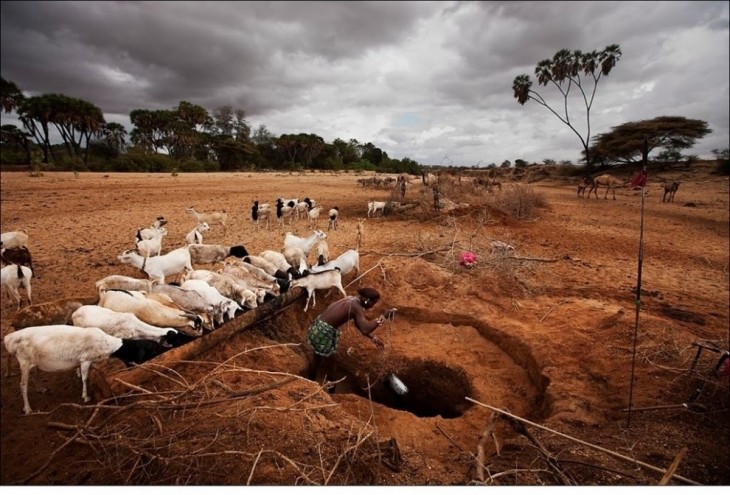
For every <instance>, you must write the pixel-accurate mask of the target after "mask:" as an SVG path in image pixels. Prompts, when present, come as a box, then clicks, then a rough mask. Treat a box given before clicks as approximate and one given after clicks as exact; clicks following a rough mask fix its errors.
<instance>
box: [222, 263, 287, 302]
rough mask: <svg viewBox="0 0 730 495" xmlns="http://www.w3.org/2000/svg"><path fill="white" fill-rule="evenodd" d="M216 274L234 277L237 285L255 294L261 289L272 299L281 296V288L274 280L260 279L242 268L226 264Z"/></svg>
mask: <svg viewBox="0 0 730 495" xmlns="http://www.w3.org/2000/svg"><path fill="white" fill-rule="evenodd" d="M218 273H220V274H221V275H227V276H229V277H234V280H235V281H236V282H237V283H238V284H239V285H241V286H242V287H245V288H247V289H249V290H252V291H254V292H256V290H257V289H263V290H264V291H266V292H267V293H269V294H271V295H272V296H274V297H279V296H280V295H281V287H280V286H279V284H278V283H276V281H275V280H274V281H270V280H265V279H261V278H259V277H257V276H256V275H254V274H252V273H251V272H249V271H248V269H246V268H244V267H242V266H238V265H231V264H227V265H224V266H223V268H220V269H218ZM259 302H263V301H259Z"/></svg>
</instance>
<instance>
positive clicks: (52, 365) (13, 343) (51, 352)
mask: <svg viewBox="0 0 730 495" xmlns="http://www.w3.org/2000/svg"><path fill="white" fill-rule="evenodd" d="M3 342H4V343H5V348H6V349H7V350H8V352H9V353H10V354H11V355H13V356H15V357H16V358H17V359H18V363H20V370H21V376H20V391H21V394H22V395H23V412H24V413H25V414H30V413H31V412H32V409H31V407H30V403H29V402H28V378H29V376H30V370H31V369H33V368H34V367H36V366H37V367H38V368H40V369H41V370H43V371H51V372H53V371H66V370H72V369H74V368H79V370H80V372H81V383H82V392H81V398H82V399H83V400H84V402H88V401H89V400H90V399H89V395H88V393H87V391H86V380H87V377H88V376H89V368H90V367H91V364H92V363H93V362H95V361H98V360H100V359H106V358H109V357H117V358H119V359H121V360H123V361H124V362H125V363H129V362H135V363H141V362H144V361H146V360H148V359H151V358H153V357H155V356H157V355H158V354H159V353H160V351H161V349H160V346H159V345H158V344H155V343H154V342H150V341H146V340H126V339H120V338H118V337H112V336H111V335H108V334H107V333H105V332H104V331H103V330H102V329H100V328H80V327H76V326H72V325H47V326H37V327H27V328H23V329H21V330H18V331H17V332H13V333H9V334H8V335H6V336H5V338H4V339H3Z"/></svg>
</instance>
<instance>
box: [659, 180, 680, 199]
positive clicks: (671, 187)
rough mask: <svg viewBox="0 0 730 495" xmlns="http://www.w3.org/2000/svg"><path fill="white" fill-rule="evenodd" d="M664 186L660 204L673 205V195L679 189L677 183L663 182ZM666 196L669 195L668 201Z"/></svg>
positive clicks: (674, 181)
mask: <svg viewBox="0 0 730 495" xmlns="http://www.w3.org/2000/svg"><path fill="white" fill-rule="evenodd" d="M663 186H664V196H662V203H664V202H665V200H666V202H667V203H674V193H676V192H677V189H679V182H677V181H676V180H673V181H672V182H665V183H664V184H663ZM667 195H669V199H667Z"/></svg>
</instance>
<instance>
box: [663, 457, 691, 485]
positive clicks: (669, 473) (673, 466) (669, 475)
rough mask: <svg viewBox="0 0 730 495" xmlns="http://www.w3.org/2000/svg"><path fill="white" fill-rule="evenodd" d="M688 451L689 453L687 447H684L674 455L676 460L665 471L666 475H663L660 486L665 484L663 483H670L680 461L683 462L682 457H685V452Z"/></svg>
mask: <svg viewBox="0 0 730 495" xmlns="http://www.w3.org/2000/svg"><path fill="white" fill-rule="evenodd" d="M686 453H687V447H682V448H681V449H680V450H679V452H678V453H677V455H676V456H675V457H674V460H673V461H672V463H671V464H670V465H669V468H668V469H667V472H666V473H664V476H662V479H661V480H660V481H659V486H663V485H666V484H667V483H669V480H670V479H671V478H672V476H673V475H674V472H675V471H676V470H677V468H678V467H679V463H680V462H682V458H683V457H684V454H686Z"/></svg>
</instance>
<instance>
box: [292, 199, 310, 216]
mask: <svg viewBox="0 0 730 495" xmlns="http://www.w3.org/2000/svg"><path fill="white" fill-rule="evenodd" d="M309 208H310V206H309V203H307V202H305V201H300V202H299V203H297V204H296V206H294V214H295V216H296V218H297V220H299V219H300V218H307V214H308V213H309Z"/></svg>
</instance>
